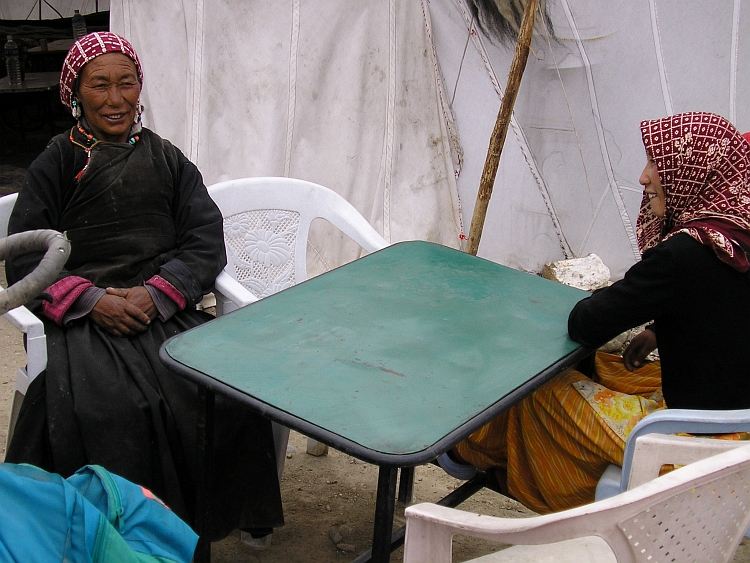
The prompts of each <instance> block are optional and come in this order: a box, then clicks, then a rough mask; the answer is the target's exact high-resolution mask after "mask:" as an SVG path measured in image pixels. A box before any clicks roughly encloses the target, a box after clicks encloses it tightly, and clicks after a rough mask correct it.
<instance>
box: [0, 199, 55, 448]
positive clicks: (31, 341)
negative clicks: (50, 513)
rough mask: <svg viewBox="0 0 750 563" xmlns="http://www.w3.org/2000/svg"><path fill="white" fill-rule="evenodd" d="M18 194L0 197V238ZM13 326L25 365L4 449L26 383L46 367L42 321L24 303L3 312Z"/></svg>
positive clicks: (15, 391) (18, 377)
mask: <svg viewBox="0 0 750 563" xmlns="http://www.w3.org/2000/svg"><path fill="white" fill-rule="evenodd" d="M17 197H18V194H10V195H6V196H3V197H0V238H5V237H7V236H8V220H9V219H10V213H11V211H13V206H14V205H15V203H16V198H17ZM3 318H5V319H6V320H7V321H8V322H9V323H10V324H11V325H12V326H13V327H14V328H16V329H18V330H20V331H21V332H23V333H24V334H26V367H22V368H18V372H17V373H16V382H15V387H14V389H13V397H12V399H11V404H10V416H9V419H8V436H7V437H6V440H5V449H6V451H7V449H8V445H9V444H10V439H11V437H12V436H13V430H14V429H15V425H16V420H17V419H18V411H19V410H20V408H21V402H22V401H23V396H24V395H25V394H26V390H27V389H28V388H29V384H30V383H31V382H32V381H33V380H34V378H36V376H38V375H39V374H40V373H42V371H43V370H44V368H45V367H47V337H46V336H45V334H44V325H43V324H42V321H40V320H39V319H38V318H36V316H35V315H34V314H33V313H32V312H31V311H29V310H28V309H27V308H26V307H23V306H22V307H16V308H15V309H12V310H11V311H8V312H7V313H5V314H4V315H3Z"/></svg>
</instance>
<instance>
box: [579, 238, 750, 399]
mask: <svg viewBox="0 0 750 563" xmlns="http://www.w3.org/2000/svg"><path fill="white" fill-rule="evenodd" d="M651 320H654V321H655V322H654V331H655V332H656V340H657V342H658V345H659V356H660V358H661V379H662V391H663V393H664V400H665V402H666V403H667V406H668V407H669V408H673V409H712V410H726V409H747V408H750V346H748V342H750V275H748V274H747V273H744V274H742V273H740V272H738V271H736V270H734V269H732V268H731V267H729V266H728V265H727V264H725V263H724V262H722V261H721V260H719V258H718V257H717V256H716V254H715V253H714V251H713V250H712V249H711V248H709V247H708V246H705V245H703V244H701V243H699V242H698V241H697V240H695V239H693V238H692V237H690V235H687V234H685V233H679V234H677V235H675V236H673V237H671V238H669V239H667V240H665V241H664V242H661V243H659V244H658V245H656V246H655V247H654V248H652V249H650V250H647V251H646V252H644V254H643V260H641V261H640V262H638V263H636V264H635V265H633V266H632V267H631V268H630V269H629V270H628V271H627V273H626V274H625V277H624V278H623V279H622V280H620V281H618V282H617V283H615V284H613V285H612V286H610V287H608V288H605V289H601V290H599V291H597V292H595V293H594V294H593V295H592V296H591V297H589V298H587V299H584V300H582V301H580V302H578V304H577V305H576V306H575V307H574V308H573V310H572V311H571V313H570V318H569V320H568V332H569V333H570V337H571V338H572V339H573V340H575V341H576V342H580V343H582V344H586V345H589V346H599V345H601V344H602V343H604V342H606V341H607V340H609V339H610V338H614V337H615V336H617V335H618V334H620V333H621V332H623V331H624V330H627V329H629V328H632V327H634V326H638V325H639V324H643V323H646V322H649V321H651Z"/></svg>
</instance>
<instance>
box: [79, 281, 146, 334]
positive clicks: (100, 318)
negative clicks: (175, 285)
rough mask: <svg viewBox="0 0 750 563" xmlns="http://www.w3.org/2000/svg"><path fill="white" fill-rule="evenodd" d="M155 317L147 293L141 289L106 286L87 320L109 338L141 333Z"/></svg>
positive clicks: (139, 287) (144, 289)
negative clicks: (104, 331)
mask: <svg viewBox="0 0 750 563" xmlns="http://www.w3.org/2000/svg"><path fill="white" fill-rule="evenodd" d="M157 315H158V312H157V310H156V305H154V301H153V299H151V294H149V292H148V290H147V289H146V288H145V287H143V286H136V287H130V288H120V287H108V288H107V293H106V294H105V295H103V296H102V298H101V299H99V301H98V302H97V303H96V305H95V306H94V308H93V309H92V311H91V312H90V313H89V316H90V317H91V320H93V321H94V322H95V323H96V324H97V325H99V326H100V327H101V328H103V329H104V330H106V331H107V332H108V333H110V334H111V335H112V336H133V335H135V334H138V333H140V332H144V331H145V330H146V329H147V328H148V325H149V324H151V321H153V320H154V319H155V318H156V316H157Z"/></svg>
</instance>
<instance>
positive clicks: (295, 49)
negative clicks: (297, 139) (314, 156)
mask: <svg viewBox="0 0 750 563" xmlns="http://www.w3.org/2000/svg"><path fill="white" fill-rule="evenodd" d="M291 33H292V36H291V37H290V41H289V98H288V99H287V116H286V153H285V155H284V176H286V177H287V178H288V177H289V175H290V174H291V172H292V147H293V142H294V120H295V119H296V111H297V58H298V57H299V0H294V1H293V2H292V30H291Z"/></svg>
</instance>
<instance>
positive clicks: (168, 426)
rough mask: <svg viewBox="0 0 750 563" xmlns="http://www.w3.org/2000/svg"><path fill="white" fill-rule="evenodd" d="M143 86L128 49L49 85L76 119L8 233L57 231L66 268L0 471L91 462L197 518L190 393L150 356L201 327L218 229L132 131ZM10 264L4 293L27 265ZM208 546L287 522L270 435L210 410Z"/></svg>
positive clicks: (186, 182)
mask: <svg viewBox="0 0 750 563" xmlns="http://www.w3.org/2000/svg"><path fill="white" fill-rule="evenodd" d="M142 83H143V75H142V71H141V64H140V62H139V60H138V56H137V55H136V53H135V51H134V50H133V47H132V46H131V45H130V43H129V42H128V41H126V40H125V39H123V38H122V37H119V36H117V35H115V34H113V33H107V32H105V33H91V34H89V35H86V36H84V37H83V38H81V39H80V40H79V41H77V42H76V43H75V44H74V45H73V47H72V48H71V50H70V52H69V53H68V56H67V58H66V59H65V64H64V67H63V71H62V76H61V80H60V97H61V99H62V102H63V103H64V104H65V105H66V106H67V107H68V108H69V109H71V110H72V113H73V116H74V117H75V118H76V119H77V120H78V123H77V125H76V126H74V127H73V128H72V129H71V130H70V132H69V133H64V134H61V135H58V136H56V137H55V138H53V139H52V141H51V142H50V144H49V146H48V147H47V149H46V150H45V151H44V152H43V153H42V154H41V155H40V156H39V157H38V158H37V159H36V160H35V161H34V163H33V164H32V165H31V167H30V168H29V170H28V173H27V175H26V177H25V178H24V181H23V184H22V186H21V189H20V191H19V194H18V200H17V203H16V205H15V207H14V209H13V213H12V215H11V218H10V223H9V231H10V232H11V233H17V232H21V231H28V230H32V229H55V230H57V231H64V232H66V233H67V236H68V238H69V239H70V242H71V254H70V258H69V260H68V262H67V264H66V266H65V269H64V270H63V271H62V272H61V273H60V275H59V278H58V281H57V282H56V283H54V284H53V285H52V286H50V287H49V288H48V289H47V290H46V293H47V294H48V295H49V297H50V299H49V300H48V301H46V302H43V303H41V302H40V303H37V304H36V308H35V311H36V314H37V315H39V316H40V318H41V319H42V320H43V322H44V326H45V332H46V334H47V349H48V362H47V369H46V371H45V372H44V373H42V374H41V375H40V376H39V377H38V378H36V379H35V380H34V381H33V382H32V384H31V385H30V386H29V389H28V393H27V395H26V398H25V400H24V401H23V404H22V407H21V412H20V416H19V419H18V423H17V426H16V429H15V433H14V435H13V440H12V442H11V444H10V448H9V450H8V452H7V455H6V461H8V462H14V463H22V462H23V463H31V464H34V465H37V466H40V467H42V468H44V469H46V470H48V471H52V472H56V473H60V474H62V475H63V476H68V475H70V474H72V473H73V472H75V471H76V470H77V469H79V468H80V467H81V466H83V465H85V464H98V465H101V466H104V467H105V468H107V469H108V470H110V471H112V472H114V473H117V474H119V475H121V476H123V477H125V478H127V479H129V480H131V481H133V482H135V483H138V484H140V485H142V486H145V487H147V488H149V489H150V490H151V491H153V492H154V493H155V494H156V495H157V496H158V497H160V498H161V499H162V500H163V501H165V503H166V504H167V505H168V506H170V508H172V510H174V511H175V512H176V513H177V514H178V515H180V516H181V517H182V518H184V519H186V520H187V521H188V522H192V521H193V518H194V516H195V514H194V511H195V506H194V505H195V498H194V491H195V490H196V485H197V483H196V481H197V478H198V476H197V475H196V460H197V459H198V453H197V438H196V436H197V410H198V408H197V407H198V398H197V388H196V386H195V385H194V384H192V383H189V382H187V381H186V380H184V379H182V378H181V377H179V376H177V375H175V374H173V373H171V372H169V371H167V370H166V369H165V368H164V367H163V365H162V364H161V362H160V361H159V358H158V351H159V347H160V346H161V344H162V343H163V342H164V341H165V340H166V339H167V338H169V337H171V336H173V335H175V334H178V333H180V332H182V331H184V330H187V329H189V328H192V327H194V326H197V325H199V324H201V323H203V322H205V321H206V320H208V319H209V318H210V317H209V316H208V315H206V314H204V313H203V312H199V311H197V310H196V309H195V304H196V303H197V302H198V301H200V300H201V298H202V296H203V294H204V293H205V292H207V291H209V290H210V288H211V286H212V283H213V281H214V279H215V278H216V276H217V274H218V273H219V272H220V271H221V270H222V268H223V267H224V265H225V263H226V256H225V250H224V242H223V228H222V217H221V213H220V212H219V210H218V208H217V207H216V205H215V204H214V203H213V201H212V200H211V198H210V197H209V195H208V192H207V191H206V187H205V186H204V184H203V180H202V178H201V175H200V173H199V172H198V170H197V168H196V167H195V166H194V165H193V164H192V163H191V162H190V161H188V160H187V159H186V158H185V156H183V154H182V153H181V152H180V151H179V150H178V149H177V148H176V147H174V146H173V145H172V144H171V143H170V142H169V141H167V140H165V139H162V138H161V137H159V136H158V135H157V134H155V133H153V132H152V131H150V130H148V129H145V128H142V127H141V124H140V120H141V112H142V109H143V108H142V106H141V104H140V92H141V84H142ZM40 258H41V256H40V255H27V256H23V257H19V258H15V259H12V260H9V261H8V262H7V264H6V272H7V276H8V281H9V282H10V283H14V282H16V281H18V280H19V279H20V278H22V277H23V276H25V275H26V274H28V273H29V272H30V271H31V270H33V269H34V267H35V266H36V265H37V264H38V262H39V260H40ZM216 424H217V428H216V438H215V442H216V445H215V451H216V456H215V462H214V465H215V469H216V470H215V473H216V475H215V483H214V488H213V493H212V494H213V507H214V508H213V510H212V524H213V526H212V530H211V536H212V538H213V539H218V538H221V537H223V536H225V535H227V534H228V533H229V532H230V531H232V530H233V529H236V528H238V527H240V528H243V529H253V530H254V531H255V535H267V534H268V533H269V532H270V531H271V528H273V527H276V526H280V525H282V524H283V515H282V510H281V497H280V491H279V482H278V477H277V472H276V463H275V455H274V446H273V438H272V435H271V426H270V423H269V422H268V421H267V420H265V419H263V418H261V417H259V416H257V415H254V414H252V413H251V412H249V411H247V410H246V409H245V408H242V407H240V406H239V405H237V404H236V403H233V402H231V401H229V400H222V401H220V402H219V403H217V406H216Z"/></svg>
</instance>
